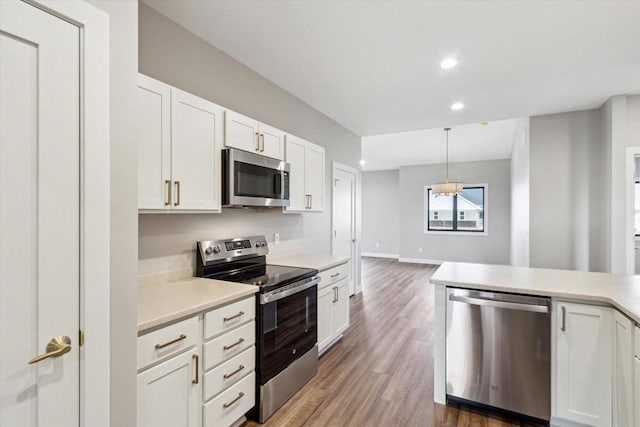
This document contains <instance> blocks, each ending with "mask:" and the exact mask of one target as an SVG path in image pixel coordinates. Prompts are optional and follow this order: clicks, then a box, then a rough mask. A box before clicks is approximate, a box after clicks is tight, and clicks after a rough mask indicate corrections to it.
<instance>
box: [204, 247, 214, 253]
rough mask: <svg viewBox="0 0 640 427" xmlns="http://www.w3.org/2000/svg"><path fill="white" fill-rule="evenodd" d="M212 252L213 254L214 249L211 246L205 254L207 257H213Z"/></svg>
mask: <svg viewBox="0 0 640 427" xmlns="http://www.w3.org/2000/svg"><path fill="white" fill-rule="evenodd" d="M212 252H213V248H212V247H211V246H209V247H208V248H207V249H205V250H204V253H205V254H207V255H211V253H212Z"/></svg>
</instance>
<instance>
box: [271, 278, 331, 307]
mask: <svg viewBox="0 0 640 427" xmlns="http://www.w3.org/2000/svg"><path fill="white" fill-rule="evenodd" d="M318 283H320V276H315V277H313V278H312V279H311V280H308V281H302V282H299V283H297V284H294V286H291V287H286V288H284V289H276V290H275V291H271V292H267V293H266V294H262V295H260V304H268V303H270V302H274V301H278V300H281V299H282V298H286V297H288V296H291V295H293V294H297V293H298V292H302V291H304V290H306V289H309V288H312V287H314V286H317V285H318Z"/></svg>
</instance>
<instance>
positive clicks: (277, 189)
mask: <svg viewBox="0 0 640 427" xmlns="http://www.w3.org/2000/svg"><path fill="white" fill-rule="evenodd" d="M273 192H274V193H275V194H278V195H280V197H281V198H282V175H280V174H277V175H275V180H274V188H273Z"/></svg>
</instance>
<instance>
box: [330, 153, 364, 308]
mask: <svg viewBox="0 0 640 427" xmlns="http://www.w3.org/2000/svg"><path fill="white" fill-rule="evenodd" d="M358 184H359V181H358V170H357V169H354V168H351V167H349V166H346V165H343V164H340V163H338V162H333V186H332V188H333V197H332V200H333V203H332V217H331V218H332V221H331V224H332V235H331V253H332V254H334V255H339V256H348V257H351V262H350V268H351V272H350V277H349V279H350V280H349V295H354V294H355V293H356V291H358V289H357V288H358V286H357V283H359V278H358V258H357V254H358V251H357V245H358V240H357V234H358V233H357V224H358V221H357V218H358V217H357V215H358V209H357V203H358Z"/></svg>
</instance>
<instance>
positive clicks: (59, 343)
mask: <svg viewBox="0 0 640 427" xmlns="http://www.w3.org/2000/svg"><path fill="white" fill-rule="evenodd" d="M45 351H46V353H44V354H41V355H40V356H37V357H34V358H33V359H31V360H30V361H29V365H33V364H34V363H38V362H41V361H43V360H45V359H49V358H50V357H60V356H62V355H63V354H66V353H69V352H70V351H71V338H69V337H68V336H66V335H61V336H58V337H53V338H51V341H49V343H48V344H47V348H46V349H45Z"/></svg>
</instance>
